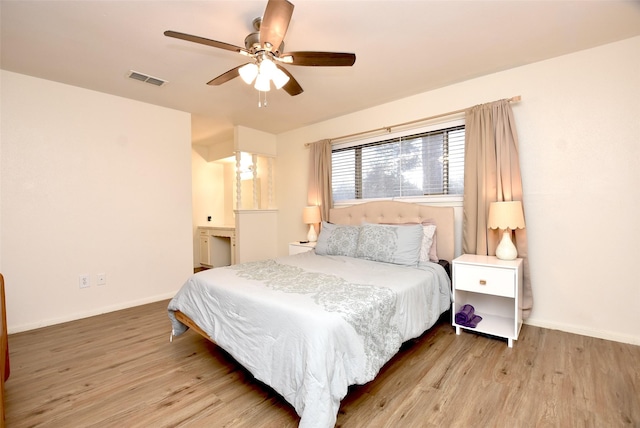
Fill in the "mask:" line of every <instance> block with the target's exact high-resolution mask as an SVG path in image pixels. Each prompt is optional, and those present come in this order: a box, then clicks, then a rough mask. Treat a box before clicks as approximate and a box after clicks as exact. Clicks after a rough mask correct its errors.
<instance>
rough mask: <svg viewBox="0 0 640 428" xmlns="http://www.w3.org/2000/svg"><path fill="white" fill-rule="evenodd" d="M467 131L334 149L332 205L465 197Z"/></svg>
mask: <svg viewBox="0 0 640 428" xmlns="http://www.w3.org/2000/svg"><path fill="white" fill-rule="evenodd" d="M464 132H465V129H464V125H460V126H455V127H451V128H446V129H440V130H437V131H429V132H420V133H416V134H412V135H407V136H403V137H396V138H391V139H386V140H383V141H373V142H367V143H364V144H355V145H349V146H348V147H339V146H337V147H335V148H334V149H333V152H332V156H331V164H332V177H331V178H332V187H333V189H332V190H333V200H334V201H344V200H349V199H373V198H392V197H401V196H429V195H462V193H463V184H464Z"/></svg>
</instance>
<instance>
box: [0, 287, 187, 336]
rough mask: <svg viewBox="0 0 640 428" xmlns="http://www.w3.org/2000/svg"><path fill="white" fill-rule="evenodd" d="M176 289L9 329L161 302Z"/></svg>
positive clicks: (14, 330)
mask: <svg viewBox="0 0 640 428" xmlns="http://www.w3.org/2000/svg"><path fill="white" fill-rule="evenodd" d="M175 294H176V293H175V291H174V292H171V293H167V294H161V295H157V296H152V297H147V298H144V299H138V300H130V301H128V302H121V303H118V304H115V305H110V306H104V307H102V308H97V309H94V310H92V311H87V312H77V313H75V314H69V315H66V316H64V317H60V318H51V319H47V320H40V321H38V322H36V323H29V324H22V325H17V326H16V325H14V326H11V327H9V328H8V329H7V331H8V333H9V334H14V333H21V332H23V331H29V330H35V329H37V328H42V327H49V326H52V325H56V324H62V323H65V322H69V321H76V320H80V319H83V318H89V317H94V316H96V315H102V314H106V313H108V312H115V311H119V310H122V309H129V308H133V307H135V306H141V305H146V304H148V303H155V302H159V301H160V300H167V299H171V298H172V297H173V296H175Z"/></svg>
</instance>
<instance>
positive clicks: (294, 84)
mask: <svg viewBox="0 0 640 428" xmlns="http://www.w3.org/2000/svg"><path fill="white" fill-rule="evenodd" d="M276 66H277V67H278V68H279V69H280V70H282V71H283V72H284V74H286V75H287V76H289V81H288V82H287V83H286V84H285V85H284V86H283V87H282V89H284V90H285V91H286V92H287V94H289V95H291V96H292V97H294V96H296V95H300V94H301V93H303V92H304V90H303V89H302V86H300V84H299V83H298V81H297V80H296V79H294V77H293V76H292V75H291V73H289V72H288V71H287V69H286V68H284V67H281V66H280V65H278V64H276Z"/></svg>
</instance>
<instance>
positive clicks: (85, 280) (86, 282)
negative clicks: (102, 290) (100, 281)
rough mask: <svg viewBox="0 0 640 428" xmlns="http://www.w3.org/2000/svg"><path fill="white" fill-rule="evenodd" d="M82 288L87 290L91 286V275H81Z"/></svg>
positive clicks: (80, 283)
mask: <svg viewBox="0 0 640 428" xmlns="http://www.w3.org/2000/svg"><path fill="white" fill-rule="evenodd" d="M79 285H80V288H87V287H89V286H90V285H91V283H90V282H89V275H80V277H79Z"/></svg>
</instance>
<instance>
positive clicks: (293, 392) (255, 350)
mask: <svg viewBox="0 0 640 428" xmlns="http://www.w3.org/2000/svg"><path fill="white" fill-rule="evenodd" d="M450 302H451V300H450V283H449V278H448V276H447V274H446V273H445V271H444V269H443V268H442V267H441V266H440V265H438V264H435V263H425V264H421V265H420V267H418V268H414V267H407V266H398V265H393V264H387V263H378V262H372V261H367V260H361V259H354V258H350V257H340V256H318V255H316V254H315V253H314V252H313V251H310V252H307V253H302V254H298V255H295V256H288V257H282V258H278V259H275V260H267V261H260V262H251V263H244V264H240V265H234V266H229V267H225V268H217V269H211V270H207V271H203V272H200V273H197V274H195V275H193V276H192V277H191V278H190V279H189V280H188V281H187V282H186V283H185V284H184V286H183V287H182V289H181V290H180V291H179V292H178V293H177V294H176V296H175V297H174V298H173V299H172V300H171V302H170V303H169V308H168V309H169V317H170V319H171V321H172V324H173V334H174V335H176V336H177V335H179V334H182V333H183V332H184V331H186V329H187V327H186V326H184V325H183V324H182V323H180V322H178V321H177V320H176V319H175V317H174V314H173V311H175V310H179V311H181V312H183V313H184V314H186V315H187V316H189V317H190V318H191V319H192V320H193V321H195V322H196V324H198V325H199V326H200V327H201V328H202V329H203V330H204V331H205V332H206V333H207V334H208V335H209V336H210V337H211V338H212V339H213V340H214V341H215V342H216V343H217V344H218V345H219V346H221V347H222V348H223V349H225V350H226V351H227V352H229V353H230V354H231V355H232V356H233V357H234V358H235V359H236V360H237V361H238V362H240V363H241V364H242V365H243V366H245V367H246V368H247V369H248V370H249V371H250V372H251V373H252V374H253V375H254V376H255V377H256V378H257V379H259V380H261V381H262V382H264V383H266V384H268V385H270V386H271V387H272V388H273V389H275V390H276V391H277V392H278V393H280V394H281V395H282V396H283V397H284V398H285V399H286V400H287V401H288V402H289V403H291V404H292V405H293V406H294V408H295V410H296V412H297V413H298V415H300V417H301V420H300V427H333V426H334V425H335V422H336V417H337V413H338V410H339V407H340V401H341V400H342V399H343V398H344V397H345V395H346V394H347V388H348V387H349V385H353V384H364V383H366V382H369V381H371V380H372V379H374V378H375V376H376V375H377V373H378V371H379V370H380V368H381V367H382V366H383V365H384V364H385V363H386V362H387V361H389V359H391V357H392V356H393V355H395V354H396V352H398V350H399V349H400V345H401V344H402V343H403V342H404V341H406V340H408V339H411V338H415V337H418V336H420V335H421V334H422V333H423V332H424V331H425V330H427V329H428V328H430V327H431V326H432V325H433V324H434V323H435V322H436V321H437V319H438V317H439V316H440V314H441V313H442V312H444V311H446V310H447V309H449V307H450Z"/></svg>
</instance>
